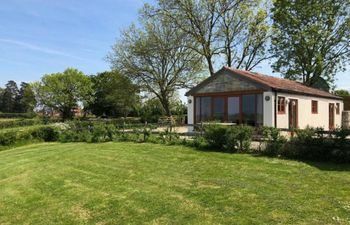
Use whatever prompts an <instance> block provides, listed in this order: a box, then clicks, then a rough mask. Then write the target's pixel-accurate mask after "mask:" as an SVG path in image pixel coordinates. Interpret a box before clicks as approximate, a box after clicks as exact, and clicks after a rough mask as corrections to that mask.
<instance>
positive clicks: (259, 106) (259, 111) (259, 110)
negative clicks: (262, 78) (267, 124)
mask: <svg viewBox="0 0 350 225" xmlns="http://www.w3.org/2000/svg"><path fill="white" fill-rule="evenodd" d="M263 110H264V102H263V95H261V94H260V95H256V123H257V125H259V126H262V125H263V122H264V121H263V120H264V112H263Z"/></svg>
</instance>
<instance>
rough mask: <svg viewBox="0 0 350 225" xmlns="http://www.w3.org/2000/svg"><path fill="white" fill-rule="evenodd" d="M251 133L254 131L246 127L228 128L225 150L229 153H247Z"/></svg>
mask: <svg viewBox="0 0 350 225" xmlns="http://www.w3.org/2000/svg"><path fill="white" fill-rule="evenodd" d="M253 131H254V129H253V128H252V127H251V126H247V125H239V126H233V127H230V128H229V129H228V130H227V132H226V149H227V150H228V151H230V152H236V151H239V152H248V151H249V150H250V145H251V142H252V136H253Z"/></svg>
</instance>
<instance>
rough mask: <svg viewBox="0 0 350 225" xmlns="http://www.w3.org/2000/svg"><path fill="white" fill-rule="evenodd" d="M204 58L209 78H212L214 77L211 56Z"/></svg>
mask: <svg viewBox="0 0 350 225" xmlns="http://www.w3.org/2000/svg"><path fill="white" fill-rule="evenodd" d="M205 58H206V60H207V63H208V67H209V72H210V76H213V75H214V67H213V62H212V61H211V56H206V57H205Z"/></svg>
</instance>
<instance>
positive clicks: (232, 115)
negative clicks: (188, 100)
mask: <svg viewBox="0 0 350 225" xmlns="http://www.w3.org/2000/svg"><path fill="white" fill-rule="evenodd" d="M195 104H196V106H195V110H196V113H195V121H196V123H200V122H209V121H220V122H229V123H234V124H241V123H244V124H248V125H252V126H260V125H262V124H263V95H262V94H255V93H254V94H237V95H235V96H230V95H223V96H203V97H202V96H201V97H196V99H195Z"/></svg>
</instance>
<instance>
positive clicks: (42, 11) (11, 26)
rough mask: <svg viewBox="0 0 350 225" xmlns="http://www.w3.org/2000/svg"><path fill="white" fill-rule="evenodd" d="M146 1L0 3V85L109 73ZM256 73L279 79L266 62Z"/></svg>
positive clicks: (345, 81)
mask: <svg viewBox="0 0 350 225" xmlns="http://www.w3.org/2000/svg"><path fill="white" fill-rule="evenodd" d="M149 1H151V0H95V1H93V0H90V1H86V0H10V1H9V0H0V86H1V87H2V86H4V85H5V83H6V82H7V81H8V80H15V81H16V82H18V83H20V82H21V81H25V82H32V81H36V80H39V79H40V77H42V76H43V75H45V74H49V73H56V72H62V71H64V70H65V69H66V68H67V67H74V68H77V69H79V70H81V71H83V72H84V73H85V74H88V75H90V74H96V73H97V72H103V71H106V70H109V68H110V65H109V64H108V62H106V60H105V57H106V55H107V54H108V52H109V51H110V49H111V46H112V45H113V44H114V43H115V42H116V40H117V38H118V37H119V35H120V32H121V31H122V30H123V29H126V28H127V27H128V26H129V25H130V24H131V23H133V22H137V20H138V11H139V9H140V8H141V7H142V6H143V4H144V3H145V2H149ZM348 68H349V69H348V71H347V72H343V73H339V74H337V81H336V85H337V88H343V89H349V90H350V67H348ZM254 70H255V71H256V72H261V73H266V74H270V75H275V76H279V75H278V74H273V73H272V70H271V67H270V65H269V63H263V64H262V65H260V66H258V67H256V68H255V69H254ZM183 94H184V90H182V91H181V92H180V96H181V97H182V96H183ZM182 98H183V97H182Z"/></svg>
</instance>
